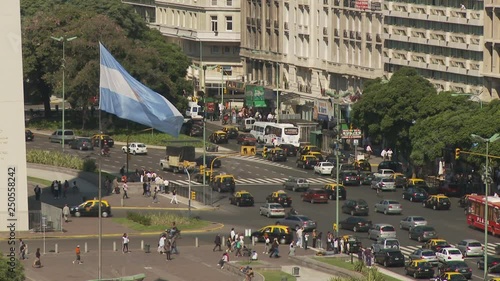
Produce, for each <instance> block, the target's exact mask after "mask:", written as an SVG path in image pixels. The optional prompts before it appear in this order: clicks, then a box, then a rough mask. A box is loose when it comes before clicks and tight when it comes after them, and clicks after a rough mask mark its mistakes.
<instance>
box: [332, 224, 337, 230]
mask: <svg viewBox="0 0 500 281" xmlns="http://www.w3.org/2000/svg"><path fill="white" fill-rule="evenodd" d="M333 231H335V232H337V224H336V223H334V224H333Z"/></svg>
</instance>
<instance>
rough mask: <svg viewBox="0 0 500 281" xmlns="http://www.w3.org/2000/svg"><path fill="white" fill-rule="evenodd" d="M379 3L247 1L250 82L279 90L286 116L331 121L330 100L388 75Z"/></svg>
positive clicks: (244, 50)
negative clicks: (363, 83)
mask: <svg viewBox="0 0 500 281" xmlns="http://www.w3.org/2000/svg"><path fill="white" fill-rule="evenodd" d="M373 2H374V3H371V5H370V8H373V9H363V8H367V7H368V6H363V7H360V6H359V4H360V3H356V1H339V0H323V1H307V0H298V1H289V0H266V1H258V0H246V1H243V2H242V6H241V19H242V30H241V34H242V36H241V47H240V48H241V53H240V54H241V56H242V58H241V59H242V61H243V64H244V69H245V71H246V73H248V81H251V82H253V83H256V84H261V85H264V86H267V87H269V88H271V89H275V90H276V89H277V90H279V92H280V96H282V98H281V99H280V100H281V102H279V101H277V102H279V103H280V105H279V109H280V112H281V113H295V114H300V115H301V118H302V119H307V120H311V119H317V120H322V119H325V118H328V115H329V113H331V112H333V110H332V102H331V99H330V97H336V96H339V95H346V94H347V93H350V94H356V93H357V92H358V91H359V90H360V89H361V86H362V82H363V80H364V79H372V78H376V77H381V76H382V75H383V61H382V47H383V46H382V23H383V17H382V12H381V10H380V7H381V6H380V3H376V1H373ZM363 4H365V3H363ZM366 5H368V3H366ZM372 5H373V6H372ZM277 102H274V101H271V100H270V101H269V102H268V104H269V105H270V106H272V107H275V106H276V103H277Z"/></svg>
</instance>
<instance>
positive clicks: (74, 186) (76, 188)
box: [72, 181, 80, 193]
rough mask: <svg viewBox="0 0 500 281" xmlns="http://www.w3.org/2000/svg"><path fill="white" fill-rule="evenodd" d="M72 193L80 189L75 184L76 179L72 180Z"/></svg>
mask: <svg viewBox="0 0 500 281" xmlns="http://www.w3.org/2000/svg"><path fill="white" fill-rule="evenodd" d="M72 189H73V193H78V192H79V191H80V189H79V188H78V186H77V185H76V181H73V187H72Z"/></svg>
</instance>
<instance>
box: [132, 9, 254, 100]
mask: <svg viewBox="0 0 500 281" xmlns="http://www.w3.org/2000/svg"><path fill="white" fill-rule="evenodd" d="M123 2H124V3H127V4H131V5H133V6H134V8H135V10H136V11H137V13H139V14H140V15H141V16H143V17H144V18H145V20H146V21H147V22H148V24H149V26H150V27H152V28H156V29H158V30H159V31H160V32H161V33H162V34H163V35H165V36H166V37H167V39H168V41H169V42H172V43H175V44H178V45H179V46H181V48H182V49H183V50H184V52H185V53H186V55H187V56H189V57H190V58H191V59H192V61H193V66H192V67H190V68H189V69H188V78H190V79H193V82H194V83H195V89H196V90H204V91H207V92H208V93H209V94H210V95H214V96H217V95H220V94H221V93H222V89H223V87H224V85H225V84H226V81H230V80H242V79H243V77H244V74H245V73H244V71H243V68H242V63H241V60H240V55H239V53H240V26H241V25H240V24H241V23H240V0H124V1H123ZM202 66H205V67H206V70H205V72H204V74H203V73H202V70H201V69H202ZM203 77H204V78H205V79H204V80H205V81H204V82H205V83H203V81H202V79H203ZM203 84H205V86H206V88H205V89H202V85H203Z"/></svg>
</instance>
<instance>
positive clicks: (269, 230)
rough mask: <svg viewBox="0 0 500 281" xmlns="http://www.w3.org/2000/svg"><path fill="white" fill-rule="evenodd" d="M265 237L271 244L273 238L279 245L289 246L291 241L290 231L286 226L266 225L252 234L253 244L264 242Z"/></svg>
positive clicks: (291, 234)
mask: <svg viewBox="0 0 500 281" xmlns="http://www.w3.org/2000/svg"><path fill="white" fill-rule="evenodd" d="M266 236H267V237H269V240H271V242H272V241H273V240H274V238H276V239H278V242H279V243H280V244H281V245H283V244H290V243H291V242H292V240H293V233H292V230H291V229H290V228H289V227H288V226H286V225H279V224H275V225H268V226H264V227H263V228H261V229H259V230H257V231H254V232H253V233H252V239H253V240H254V241H255V242H264V241H266Z"/></svg>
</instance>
